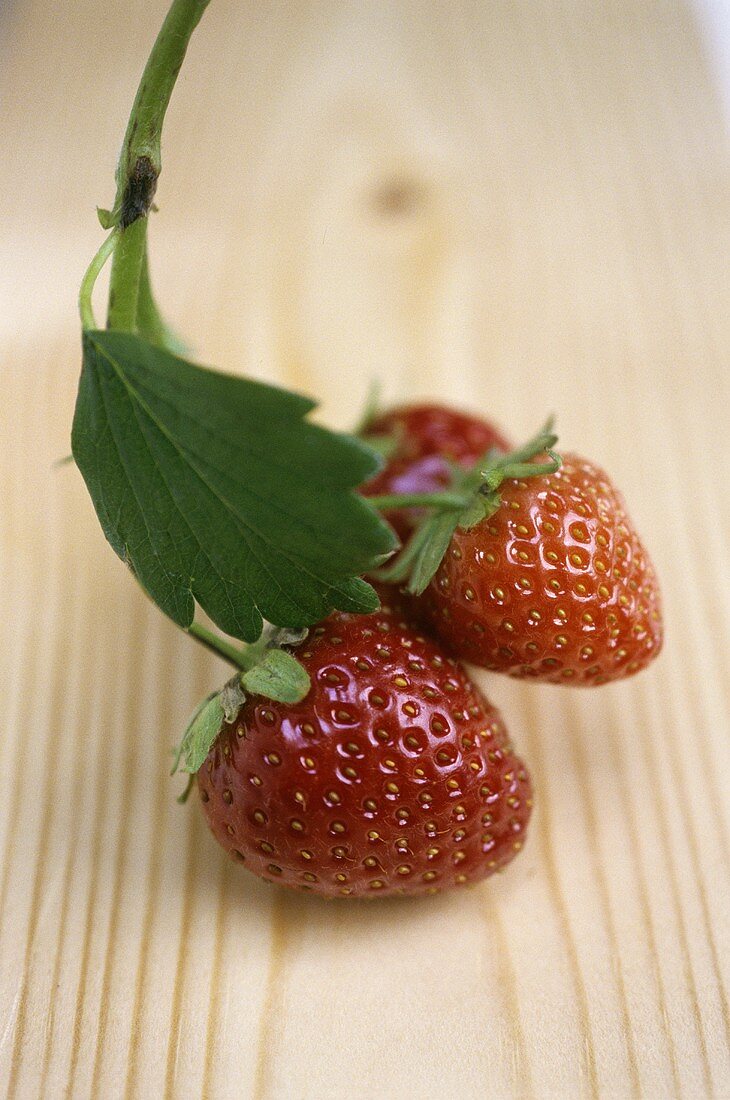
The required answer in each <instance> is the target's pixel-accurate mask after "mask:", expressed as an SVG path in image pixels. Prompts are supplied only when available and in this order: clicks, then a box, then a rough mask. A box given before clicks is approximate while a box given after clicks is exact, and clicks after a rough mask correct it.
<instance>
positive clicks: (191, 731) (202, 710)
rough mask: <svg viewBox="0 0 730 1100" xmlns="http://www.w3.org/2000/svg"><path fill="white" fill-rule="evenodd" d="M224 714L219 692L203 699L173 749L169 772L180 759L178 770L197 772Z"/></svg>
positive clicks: (218, 731) (218, 730) (219, 728)
mask: <svg viewBox="0 0 730 1100" xmlns="http://www.w3.org/2000/svg"><path fill="white" fill-rule="evenodd" d="M224 718H225V715H224V713H223V704H222V702H221V693H220V692H215V694H214V695H209V696H208V698H207V699H204V700H203V702H202V703H201V704H200V706H199V707H198V709H197V710H196V711H195V713H194V714H193V716H192V718H191V719H190V722H189V723H188V727H187V729H186V730H185V733H184V734H183V738H182V741H181V742H180V744H179V745H178V747H177V749H176V750H175V763H174V764H173V767H172V772H171V774H172V775H174V774H175V772H176V771H177V769H178V767H179V765H180V761H181V760H182V759H184V763H183V766H182V768H180V771H183V772H190V773H193V772H197V771H198V770H199V769H200V766H201V765H202V763H203V761H204V760H205V758H206V756H207V755H208V753H209V752H210V748H211V745H212V744H213V742H214V741H215V739H216V737H217V736H218V734H219V733H220V731H221V728H222V726H223V721H224Z"/></svg>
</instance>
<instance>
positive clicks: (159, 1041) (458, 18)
mask: <svg viewBox="0 0 730 1100" xmlns="http://www.w3.org/2000/svg"><path fill="white" fill-rule="evenodd" d="M160 18H161V6H160V4H156V3H155V4H150V3H148V2H146V3H143V2H142V0H124V2H122V0H110V2H109V3H106V4H104V5H101V4H99V3H98V2H95V0H76V2H74V3H71V2H69V0H65V2H62V3H58V4H53V5H49V4H47V3H43V2H42V0H15V3H13V4H11V5H10V6H9V7H8V8H7V9H4V11H3V13H2V15H1V16H0V31H1V33H2V41H1V43H0V74H1V79H2V85H1V93H0V94H1V97H2V99H1V101H2V105H3V106H2V112H3V123H2V135H1V136H0V143H1V144H2V169H0V172H1V174H0V187H1V188H2V195H1V196H0V199H1V201H0V209H1V210H2V212H3V218H2V223H1V224H0V271H2V273H3V274H2V276H1V277H0V279H1V282H2V287H1V289H2V308H1V309H0V337H1V344H0V347H1V351H0V356H1V358H0V367H1V370H2V401H1V402H0V446H1V447H2V470H3V483H2V490H0V499H1V506H0V525H1V526H0V539H1V541H0V554H1V557H0V570H1V572H2V588H1V589H0V591H2V594H3V622H4V624H5V640H4V644H3V646H2V649H1V652H0V692H1V698H2V733H1V734H0V736H1V738H2V739H1V740H0V754H1V760H2V767H3V775H4V785H3V786H4V797H3V798H2V799H0V861H1V863H0V1092H4V1093H5V1094H7V1095H8V1096H9V1097H15V1098H26V1097H28V1098H30V1097H43V1098H45V1097H74V1098H76V1097H94V1098H98V1097H104V1098H106V1097H127V1098H130V1100H131V1098H134V1097H144V1098H149V1097H196V1096H207V1097H215V1098H219V1097H220V1098H227V1097H251V1098H255V1100H270V1098H277V1100H278V1098H284V1097H286V1098H289V1097H292V1098H296V1100H300V1098H302V1100H303V1098H309V1097H311V1098H315V1097H316V1098H318V1100H320V1098H324V1097H332V1098H337V1100H339V1098H341V1097H348V1100H350V1098H359V1097H363V1098H365V1097H372V1096H377V1097H379V1098H380V1097H383V1098H389V1097H393V1098H395V1097H398V1098H399V1100H402V1098H406V1097H414V1098H415V1097H424V1096H425V1097H434V1098H435V1097H464V1098H472V1097H473V1098H477V1097H484V1096H488V1097H506V1096H515V1097H556V1096H560V1097H583V1096H598V1095H601V1096H607V1097H634V1096H645V1097H667V1096H684V1097H692V1098H694V1097H705V1096H728V1095H730V1045H729V1044H730V1014H729V1011H728V992H727V991H728V983H729V982H730V973H729V970H730V959H729V954H728V948H729V947H730V916H729V912H728V904H727V898H728V896H729V892H728V871H729V870H730V842H729V839H728V816H729V806H728V797H727V791H728V783H729V781H730V741H729V739H728V731H729V723H728V717H729V714H728V712H729V710H730V685H729V683H728V666H727V653H728V651H729V648H730V646H729V643H730V618H729V616H728V611H729V609H730V568H729V562H728V551H727V547H728V541H729V538H730V509H729V508H728V500H729V494H728V491H727V486H726V482H727V478H726V477H725V473H724V471H725V469H726V468H727V465H728V459H730V453H729V449H728V444H727V439H728V419H727V409H728V407H729V405H728V403H729V402H730V392H729V389H730V387H729V385H728V369H727V364H728V354H729V353H730V310H728V290H729V289H730V286H729V282H730V281H729V279H728V265H727V256H728V244H730V241H729V240H728V237H729V234H728V226H729V224H730V222H729V219H728V157H727V140H726V136H725V131H724V129H723V121H722V118H721V116H720V108H719V104H718V102H717V101H716V97H715V93H714V90H713V87H712V84H711V79H710V76H709V72H708V68H707V65H706V62H705V58H704V54H703V50H702V46H701V42H700V38H699V36H698V32H697V29H696V27H695V25H694V23H693V19H692V16H691V13H690V12H689V11H688V10H687V9H686V8H684V7H683V6H681V5H680V4H676V3H674V2H671V0H652V2H642V0H604V2H601V3H599V2H585V3H578V2H577V0H539V2H537V0H536V2H533V3H524V2H521V0H495V2H494V3H489V4H484V3H478V2H472V0H450V2H449V3H446V2H443V3H442V2H440V0H432V2H430V3H429V2H426V0H418V2H417V0H400V2H397V3H396V2H389V0H372V2H371V0H368V2H365V3H345V2H342V3H335V2H324V0H320V2H316V0H312V2H307V3H305V2H304V0H295V2H293V3H291V2H284V0H272V2H270V3H267V4H264V5H261V4H256V3H253V2H250V0H246V2H244V3H240V2H239V3H234V2H233V0H215V2H214V3H213V4H212V5H211V8H210V10H209V12H208V14H207V15H206V17H205V20H204V22H203V24H202V25H201V27H200V29H199V31H198V32H197V33H196V37H195V39H194V42H193V46H192V48H191V52H190V55H189V60H188V63H187V64H186V67H185V70H184V72H183V76H182V78H181V81H180V86H179V89H178V90H177V91H176V95H175V98H174V101H173V106H172V109H171V112H170V118H169V124H168V128H167V132H166V140H165V146H164V158H165V170H164V174H163V177H162V181H161V184H160V188H159V192H158V201H159V204H160V213H159V214H158V215H156V216H155V218H154V224H153V226H152V237H153V248H154V252H153V260H154V273H155V276H156V281H157V285H158V291H159V295H160V297H161V299H162V300H163V301H164V302H165V303H166V305H167V307H168V312H169V314H170V316H171V318H172V319H173V321H174V322H175V323H176V324H177V325H178V327H179V328H180V330H184V332H185V335H186V337H187V338H188V339H189V340H190V341H191V343H192V344H193V345H194V347H195V348H196V349H197V353H198V355H199V357H200V358H201V360H202V361H204V362H214V363H216V364H217V365H218V366H220V367H221V368H224V369H227V370H232V371H242V372H246V373H249V374H251V375H253V376H256V377H261V378H266V379H270V380H275V381H278V382H281V383H283V384H285V385H290V386H293V387H297V388H300V389H303V390H306V391H308V392H311V393H313V394H315V395H317V396H319V397H320V398H321V399H322V409H321V415H322V417H323V418H324V419H326V420H327V421H329V422H330V423H332V424H335V425H337V426H346V425H348V424H350V423H352V422H353V420H354V419H355V417H356V415H357V412H358V408H359V406H360V404H361V402H362V400H363V398H364V394H365V392H366V389H367V386H368V382H369V380H370V379H371V378H373V377H376V376H377V377H379V378H381V379H382V380H383V382H384V385H385V391H386V396H387V398H388V399H397V398H404V397H408V396H411V395H414V394H415V395H423V396H425V395H429V396H436V397H444V398H447V399H449V400H451V401H453V402H455V403H460V404H464V405H466V406H472V407H475V408H478V409H482V410H483V411H484V412H485V413H487V414H489V415H492V416H494V417H495V418H496V419H497V420H499V421H502V422H503V423H505V424H507V425H509V426H510V430H511V433H512V434H513V435H515V436H517V437H519V436H521V435H524V434H526V433H527V432H529V431H530V430H531V429H533V428H534V427H535V425H536V424H538V423H539V422H540V421H541V419H542V418H543V417H544V415H545V413H546V412H547V411H550V410H555V411H556V412H557V413H558V415H559V423H560V427H561V431H562V438H563V441H564V443H565V444H566V445H567V446H569V447H576V448H579V449H581V450H583V451H585V452H587V453H589V454H591V455H593V456H594V457H595V458H596V459H597V460H598V461H599V462H601V463H602V464H604V465H605V466H606V467H607V468H608V469H609V470H611V471H612V472H613V474H614V475H615V477H616V479H617V481H618V482H620V483H621V485H622V486H624V488H625V492H626V495H627V497H628V500H629V502H630V506H631V510H632V512H633V514H634V516H635V518H636V520H637V523H638V525H639V527H640V529H642V530H643V531H644V532H646V536H647V541H648V542H649V543H650V545H651V548H652V551H653V555H654V557H655V559H656V562H657V565H658V569H659V572H660V575H661V577H662V579H663V586H664V591H665V598H666V618H667V645H666V649H665V652H664V654H663V656H662V658H661V660H660V662H659V663H658V664H657V666H656V668H654V669H652V670H651V671H649V672H647V673H646V674H645V675H643V676H641V677H640V678H638V679H637V680H635V681H631V682H629V683H626V684H624V685H617V686H613V687H610V688H607V689H602V690H601V691H596V692H595V693H588V692H587V693H575V694H573V693H570V692H569V691H568V690H565V691H563V690H559V689H551V688H547V687H541V688H530V687H527V686H521V685H517V684H512V683H511V682H504V681H503V680H501V679H499V678H493V679H490V680H489V681H488V682H486V681H485V685H486V687H487V690H488V691H489V693H490V695H491V696H493V697H494V698H495V700H496V701H497V702H498V703H499V705H500V706H501V707H502V708H503V710H504V712H505V713H506V715H507V717H508V721H509V724H510V727H511V729H512V731H513V734H514V738H515V741H516V742H517V743H518V744H519V745H520V746H521V748H522V750H523V751H524V754H525V756H526V758H527V759H528V760H529V762H530V765H531V768H532V771H533V774H534V778H535V783H536V789H537V808H536V813H535V818H534V824H533V827H532V833H531V838H530V841H529V843H528V845H527V847H526V850H525V852H524V855H523V856H521V858H520V860H519V861H517V863H516V864H515V865H514V867H513V868H511V869H510V871H509V873H508V874H505V875H504V876H502V877H500V878H499V879H498V880H497V881H493V882H490V883H487V884H485V885H484V886H483V887H481V888H478V889H473V890H470V891H468V892H466V893H464V894H462V895H460V896H453V897H449V896H446V897H438V898H435V899H432V901H430V902H429V904H418V905H413V904H396V903H391V904H388V903H382V904H379V905H377V906H376V905H373V906H367V905H365V904H360V903H354V904H350V903H348V904H342V905H325V904H321V903H318V902H317V901H316V900H314V901H312V900H311V899H307V900H302V899H301V898H299V897H293V898H292V897H288V896H286V895H285V894H284V893H281V892H279V891H277V890H275V889H270V888H267V887H265V886H264V884H262V883H259V882H258V881H256V880H254V879H253V878H251V877H250V876H248V875H246V874H245V873H242V872H240V871H238V870H237V869H236V868H235V867H234V866H232V865H229V864H228V863H226V861H225V859H224V858H223V856H222V855H221V854H220V853H219V851H218V850H217V848H216V846H215V844H214V843H213V841H212V840H211V838H210V837H209V836H208V834H207V832H206V830H205V828H204V826H203V825H202V824H201V820H200V817H199V815H198V813H197V810H196V808H195V806H194V805H193V806H190V807H188V808H187V809H181V808H180V807H179V806H177V805H176V803H175V801H174V795H175V794H176V792H177V787H176V784H175V783H174V782H172V781H170V780H169V778H168V776H167V764H168V760H169V750H170V747H171V745H172V744H173V743H174V742H175V741H176V739H177V737H178V734H179V731H180V729H181V726H182V724H183V723H184V721H185V718H186V716H187V715H188V713H189V712H190V710H191V709H192V707H193V706H194V704H195V703H196V701H197V700H198V698H199V697H200V696H201V695H202V694H203V693H204V692H206V691H208V690H210V689H211V687H213V686H216V685H217V684H218V682H219V681H220V680H221V678H222V676H223V675H224V672H223V669H222V667H221V666H219V665H218V664H217V663H216V662H215V661H214V659H213V658H211V657H209V656H208V655H206V654H205V653H203V652H199V651H198V650H197V649H196V648H195V647H194V646H193V645H192V643H191V642H188V641H187V640H186V639H185V638H184V637H182V636H180V635H179V634H178V632H176V631H175V630H174V629H173V628H172V627H171V626H170V625H169V624H168V623H167V622H166V621H164V620H163V619H162V617H161V616H160V615H159V614H158V613H157V612H156V611H155V609H154V608H152V607H150V606H148V605H147V604H146V603H145V602H144V600H143V599H142V597H141V596H140V594H139V592H138V591H136V589H135V586H134V584H133V582H132V581H131V579H130V578H129V577H128V576H127V575H126V573H125V571H124V570H123V569H122V568H121V566H120V565H119V563H118V562H117V561H116V559H115V558H114V556H113V554H112V553H111V551H110V550H109V549H108V547H107V546H106V545H105V544H104V541H103V538H102V536H101V533H100V531H99V529H98V526H97V524H96V521H95V518H94V516H93V514H92V510H91V506H90V503H89V501H88V498H87V496H86V494H85V491H84V489H83V486H82V484H81V481H80V478H79V477H78V475H77V473H76V472H75V470H74V469H73V467H71V466H64V467H61V468H54V467H53V465H52V464H53V462H54V461H55V460H56V459H57V458H60V457H62V456H63V455H64V454H66V453H67V451H68V433H69V424H70V418H71V413H72V408H73V400H74V393H75V386H76V378H77V371H78V331H77V325H76V314H75V301H74V299H75V294H76V289H77V286H78V283H79V280H80V276H81V273H82V271H83V268H84V265H85V263H86V261H87V259H88V257H89V256H90V255H91V254H92V252H93V250H94V248H95V247H96V245H97V243H98V241H99V240H100V233H99V230H98V228H95V224H94V209H93V208H94V204H95V203H96V202H99V203H100V204H101V205H104V204H106V203H108V201H109V199H110V196H111V194H112V172H113V166H114V158H115V155H116V151H117V148H118V144H119V141H120V139H121V135H122V132H123V128H124V124H125V121H126V112H127V110H128V108H129V104H130V103H131V99H132V96H133V92H134V88H135V85H136V80H137V77H138V74H139V72H140V71H141V67H142V64H143V60H144V57H145V56H146V51H147V48H148V45H149V43H151V41H152V38H153V36H154V34H155V33H156V29H157V25H158V23H159V21H160ZM99 308H101V303H100V306H99Z"/></svg>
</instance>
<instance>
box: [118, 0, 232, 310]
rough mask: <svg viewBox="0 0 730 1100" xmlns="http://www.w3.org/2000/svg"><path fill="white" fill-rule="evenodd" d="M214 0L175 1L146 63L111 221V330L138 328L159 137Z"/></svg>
mask: <svg viewBox="0 0 730 1100" xmlns="http://www.w3.org/2000/svg"><path fill="white" fill-rule="evenodd" d="M209 3H210V0H173V2H172V4H171V6H170V10H169V11H168V13H167V16H166V18H165V21H164V23H163V24H162V27H161V29H160V33H159V34H158V36H157V39H156V41H155V44H154V46H153V47H152V52H151V53H150V56H149V59H148V61H147V64H146V65H145V69H144V72H143V74H142V79H141V81H140V84H139V89H138V91H137V95H136V97H135V100H134V105H133V106H132V111H131V114H130V116H129V123H128V124H127V131H126V133H125V135H124V142H123V144H122V151H121V154H120V157H119V163H118V165H117V172H116V180H117V194H116V198H115V201H114V208H113V211H112V217H113V219H114V222H115V224H117V225H118V226H119V234H120V236H119V243H118V245H117V247H116V249H115V254H114V264H113V266H112V277H111V284H110V288H109V317H108V321H107V324H108V327H109V328H114V329H119V330H121V331H127V332H133V331H134V330H135V329H136V327H137V306H138V302H139V286H140V281H141V279H142V272H143V264H144V259H145V251H146V243H147V242H146V225H147V214H148V213H149V210H150V208H151V206H152V199H153V197H154V193H155V188H156V186H157V179H158V177H159V175H160V172H161V171H162V153H161V138H162V124H163V122H164V120H165V112H166V111H167V107H168V104H169V102H170V96H171V95H172V89H173V88H174V87H175V81H176V80H177V76H178V73H179V72H180V67H181V65H182V63H183V61H184V59H185V53H186V51H187V47H188V42H189V41H190V37H191V35H192V33H193V31H194V30H195V28H196V27H197V25H198V23H199V22H200V19H201V17H202V15H203V12H204V11H205V9H206V8H207V6H208V4H209Z"/></svg>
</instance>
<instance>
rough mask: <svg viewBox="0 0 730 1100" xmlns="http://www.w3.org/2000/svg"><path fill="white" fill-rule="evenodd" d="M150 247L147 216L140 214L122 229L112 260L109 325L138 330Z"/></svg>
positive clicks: (131, 330)
mask: <svg viewBox="0 0 730 1100" xmlns="http://www.w3.org/2000/svg"><path fill="white" fill-rule="evenodd" d="M146 247H147V219H146V218H139V219H138V220H137V221H136V222H133V223H132V225H130V226H128V228H127V229H123V230H120V235H119V241H118V244H117V247H116V248H115V249H114V259H113V260H112V275H111V281H110V284H109V310H108V313H107V321H106V326H107V328H113V329H116V330H117V331H118V332H134V331H135V329H136V328H137V307H138V304H139V287H140V282H141V280H142V264H143V261H144V255H145V249H146Z"/></svg>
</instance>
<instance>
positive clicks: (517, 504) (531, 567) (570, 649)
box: [423, 455, 662, 685]
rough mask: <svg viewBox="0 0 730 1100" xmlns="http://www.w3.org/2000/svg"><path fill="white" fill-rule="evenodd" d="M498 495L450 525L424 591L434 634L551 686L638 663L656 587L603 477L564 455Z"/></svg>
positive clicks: (645, 651)
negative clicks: (460, 523) (487, 511)
mask: <svg viewBox="0 0 730 1100" xmlns="http://www.w3.org/2000/svg"><path fill="white" fill-rule="evenodd" d="M500 494H501V500H500V502H499V506H498V508H497V510H496V511H495V513H494V514H493V515H491V516H489V517H488V518H486V519H483V520H481V521H480V522H479V523H477V524H476V525H475V526H473V527H472V528H471V529H470V530H463V529H460V528H457V529H456V530H455V532H454V534H453V536H452V538H451V542H450V544H449V547H448V550H447V551H446V554H445V556H444V558H443V561H442V562H441V565H440V566H439V568H438V570H437V572H436V574H435V576H434V577H433V580H432V581H431V582H430V584H429V586H428V588H427V590H426V593H425V594H424V597H423V600H424V606H425V610H426V614H427V618H428V621H429V622H430V624H431V626H432V628H433V629H434V630H435V631H436V632H437V634H438V637H439V638H440V639H441V640H442V641H443V642H444V644H445V645H446V646H447V647H448V648H449V649H450V651H451V652H452V653H454V654H455V655H456V656H457V657H459V658H461V659H463V660H466V661H471V662H472V663H473V664H476V665H481V666H482V667H484V668H488V669H493V670H496V671H500V672H507V673H509V674H510V675H511V676H520V677H521V676H531V677H534V678H537V679H540V680H547V681H549V682H550V683H555V684H573V685H592V684H605V683H608V682H609V681H610V680H618V679H621V678H623V677H626V676H631V675H633V674H634V673H636V672H638V671H639V670H640V669H642V668H644V667H645V666H646V665H647V664H648V663H649V662H650V661H651V660H653V658H654V657H656V656H657V654H658V653H659V650H660V649H661V645H662V618H661V605H660V598H659V588H658V584H657V580H656V577H655V574H654V570H653V567H652V564H651V561H650V559H649V556H648V554H647V553H646V551H645V550H644V547H643V546H642V544H641V542H640V540H639V537H638V535H637V534H636V532H635V530H634V529H633V527H632V524H631V521H630V520H629V519H628V517H627V515H626V511H625V506H624V501H623V498H622V497H621V495H620V493H618V492H617V490H616V489H615V488H614V487H613V485H612V484H611V482H610V480H609V478H608V477H607V475H606V474H605V473H604V472H603V471H602V470H600V469H599V468H598V467H597V466H594V465H593V464H592V463H590V462H587V461H586V460H585V459H582V458H579V457H577V456H575V455H565V456H564V462H563V465H562V467H561V468H560V469H559V470H557V471H556V472H553V473H550V474H546V475H543V476H540V477H535V478H530V479H527V480H516V479H512V480H507V481H505V482H504V483H503V484H502V486H501V487H500Z"/></svg>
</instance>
